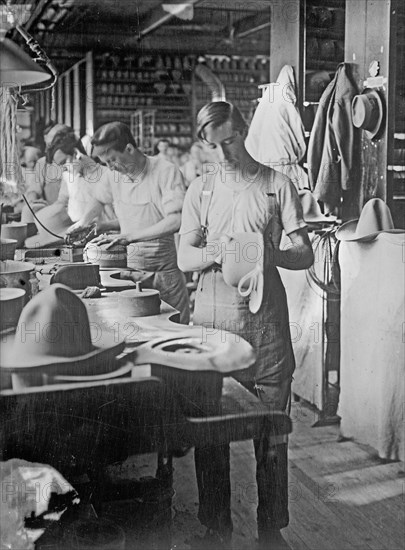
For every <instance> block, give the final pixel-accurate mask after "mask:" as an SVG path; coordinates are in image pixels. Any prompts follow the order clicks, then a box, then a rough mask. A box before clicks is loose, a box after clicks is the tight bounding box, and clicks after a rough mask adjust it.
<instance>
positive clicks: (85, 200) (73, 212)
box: [58, 163, 111, 222]
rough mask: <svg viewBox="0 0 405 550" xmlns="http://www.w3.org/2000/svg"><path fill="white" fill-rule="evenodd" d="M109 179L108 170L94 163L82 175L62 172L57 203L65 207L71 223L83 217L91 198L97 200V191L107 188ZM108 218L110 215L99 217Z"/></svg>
mask: <svg viewBox="0 0 405 550" xmlns="http://www.w3.org/2000/svg"><path fill="white" fill-rule="evenodd" d="M110 178H111V176H110V171H109V170H108V168H106V167H105V166H101V165H100V164H96V163H94V165H93V164H91V165H89V166H88V167H87V169H86V171H85V172H84V173H83V174H76V175H73V174H71V173H70V172H68V171H65V172H63V176H62V184H61V187H60V191H59V196H58V202H60V203H62V204H64V205H65V206H66V208H67V212H68V215H69V218H70V219H71V220H72V221H73V222H77V221H79V220H80V219H81V218H82V217H83V216H84V214H85V213H86V212H87V210H88V207H89V204H90V203H91V201H92V200H93V198H97V194H98V191H99V189H100V190H101V189H104V188H105V187H106V186H108V184H109V183H108V182H109V180H110ZM105 204H107V203H105ZM110 218H111V215H108V214H106V213H103V215H102V216H101V219H110Z"/></svg>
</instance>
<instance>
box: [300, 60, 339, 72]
mask: <svg viewBox="0 0 405 550" xmlns="http://www.w3.org/2000/svg"><path fill="white" fill-rule="evenodd" d="M342 62H343V60H342V61H323V60H319V59H316V60H315V59H307V60H306V63H305V70H307V71H312V70H314V71H319V70H323V71H327V72H335V71H336V69H337V67H338V65H339V64H340V63H342Z"/></svg>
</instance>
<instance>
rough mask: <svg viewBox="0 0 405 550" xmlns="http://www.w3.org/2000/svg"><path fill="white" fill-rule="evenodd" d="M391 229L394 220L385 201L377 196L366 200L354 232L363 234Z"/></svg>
mask: <svg viewBox="0 0 405 550" xmlns="http://www.w3.org/2000/svg"><path fill="white" fill-rule="evenodd" d="M391 229H394V222H393V221H392V216H391V212H390V209H389V208H388V206H387V205H386V204H385V202H384V201H383V200H381V199H378V198H375V199H371V200H369V201H368V202H366V204H365V205H364V207H363V210H362V211H361V214H360V218H359V221H358V224H357V229H356V234H358V235H359V236H364V235H369V234H374V233H379V232H380V231H390V230H391Z"/></svg>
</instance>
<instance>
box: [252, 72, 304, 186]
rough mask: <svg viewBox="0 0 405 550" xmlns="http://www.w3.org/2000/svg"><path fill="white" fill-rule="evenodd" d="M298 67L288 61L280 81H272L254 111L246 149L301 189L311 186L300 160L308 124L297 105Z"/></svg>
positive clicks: (256, 158)
mask: <svg viewBox="0 0 405 550" xmlns="http://www.w3.org/2000/svg"><path fill="white" fill-rule="evenodd" d="M296 102H297V96H296V93H295V79H294V71H293V68H292V67H291V66H290V65H284V67H283V68H282V69H281V71H280V74H279V76H278V78H277V82H275V83H272V84H269V85H268V86H267V87H266V89H265V91H264V93H263V97H262V98H261V99H260V101H259V105H258V106H257V109H256V111H255V113H254V115H253V119H252V122H251V124H250V128H249V131H248V135H247V138H246V142H245V145H246V149H247V150H248V152H249V153H250V155H252V157H253V158H254V159H255V160H258V161H259V162H261V163H263V164H266V165H268V166H271V167H272V168H274V170H277V171H278V172H281V173H282V174H284V175H286V176H287V177H289V178H290V179H291V181H292V182H293V183H294V185H295V186H296V187H297V189H303V188H305V187H308V176H307V173H306V172H305V170H304V169H303V168H302V167H301V166H300V165H299V164H298V163H299V161H300V160H301V159H302V158H303V156H304V155H305V151H306V143H305V132H304V125H303V123H302V120H301V116H300V113H299V111H298V109H297V107H296Z"/></svg>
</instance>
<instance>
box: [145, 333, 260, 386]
mask: <svg viewBox="0 0 405 550" xmlns="http://www.w3.org/2000/svg"><path fill="white" fill-rule="evenodd" d="M201 330H202V327H199V326H195V327H189V328H188V330H184V331H181V330H180V331H179V332H178V334H175V335H173V336H171V337H166V338H157V339H153V340H150V341H149V342H145V344H142V345H140V346H139V347H137V348H136V350H135V353H134V363H135V364H145V363H151V364H156V365H165V366H167V367H173V368H176V369H180V370H186V371H192V372H194V371H213V372H218V373H221V374H224V375H226V374H228V373H230V372H233V371H238V370H242V369H245V368H247V367H249V366H250V365H252V364H253V363H254V362H255V360H256V357H255V353H254V351H253V348H252V346H251V345H250V344H249V343H248V342H246V340H243V338H237V337H235V335H233V334H232V333H231V332H229V333H226V334H225V335H224V333H223V331H222V332H221V331H214V330H213V331H210V330H207V331H206V333H204V334H203V337H202V333H201ZM182 348H183V349H184V351H185V353H181V352H179V351H180V350H181V349H182ZM194 350H195V353H193V351H194ZM191 353H192V355H191ZM190 357H192V361H190Z"/></svg>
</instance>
